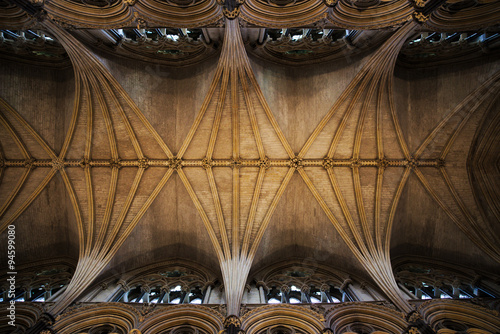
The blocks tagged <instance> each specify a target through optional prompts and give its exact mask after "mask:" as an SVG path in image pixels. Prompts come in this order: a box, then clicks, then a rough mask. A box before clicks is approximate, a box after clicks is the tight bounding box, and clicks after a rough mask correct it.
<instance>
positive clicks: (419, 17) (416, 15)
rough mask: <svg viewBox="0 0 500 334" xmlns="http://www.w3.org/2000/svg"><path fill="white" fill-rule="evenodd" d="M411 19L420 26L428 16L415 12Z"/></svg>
mask: <svg viewBox="0 0 500 334" xmlns="http://www.w3.org/2000/svg"><path fill="white" fill-rule="evenodd" d="M413 18H414V19H415V21H417V22H418V23H421V24H422V23H425V22H426V21H427V20H428V19H429V15H425V14H424V13H421V12H415V13H413Z"/></svg>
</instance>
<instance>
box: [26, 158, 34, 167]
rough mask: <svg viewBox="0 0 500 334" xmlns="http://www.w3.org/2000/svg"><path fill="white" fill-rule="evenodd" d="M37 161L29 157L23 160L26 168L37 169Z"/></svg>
mask: <svg viewBox="0 0 500 334" xmlns="http://www.w3.org/2000/svg"><path fill="white" fill-rule="evenodd" d="M35 161H36V160H35V159H33V158H29V159H26V160H24V162H23V166H24V168H28V169H35V168H36V165H35Z"/></svg>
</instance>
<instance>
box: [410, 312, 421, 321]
mask: <svg viewBox="0 0 500 334" xmlns="http://www.w3.org/2000/svg"><path fill="white" fill-rule="evenodd" d="M421 319H422V316H421V315H420V313H418V312H417V311H412V312H411V313H410V314H409V317H408V322H410V323H412V322H416V321H417V320H421Z"/></svg>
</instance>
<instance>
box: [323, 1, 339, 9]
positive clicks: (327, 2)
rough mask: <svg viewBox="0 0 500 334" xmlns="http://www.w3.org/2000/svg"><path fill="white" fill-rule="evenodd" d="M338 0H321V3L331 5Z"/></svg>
mask: <svg viewBox="0 0 500 334" xmlns="http://www.w3.org/2000/svg"><path fill="white" fill-rule="evenodd" d="M337 2H338V0H323V3H324V4H325V5H327V6H328V7H333V6H335V5H336V4H337Z"/></svg>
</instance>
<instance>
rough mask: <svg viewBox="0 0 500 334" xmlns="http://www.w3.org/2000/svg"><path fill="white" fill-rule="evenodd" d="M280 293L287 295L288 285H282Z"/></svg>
mask: <svg viewBox="0 0 500 334" xmlns="http://www.w3.org/2000/svg"><path fill="white" fill-rule="evenodd" d="M280 291H281V292H284V293H287V292H289V291H290V287H289V286H288V285H286V284H285V285H282V286H281V287H280Z"/></svg>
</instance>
